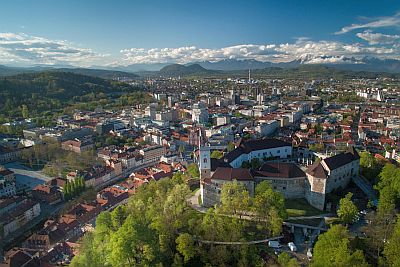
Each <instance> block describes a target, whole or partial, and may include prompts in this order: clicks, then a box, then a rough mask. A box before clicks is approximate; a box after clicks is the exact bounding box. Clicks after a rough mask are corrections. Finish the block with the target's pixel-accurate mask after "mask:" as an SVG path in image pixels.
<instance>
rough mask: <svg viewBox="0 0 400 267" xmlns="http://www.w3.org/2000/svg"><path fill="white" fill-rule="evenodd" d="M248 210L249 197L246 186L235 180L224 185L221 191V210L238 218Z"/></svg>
mask: <svg viewBox="0 0 400 267" xmlns="http://www.w3.org/2000/svg"><path fill="white" fill-rule="evenodd" d="M249 209H250V195H249V191H248V190H247V188H246V186H245V185H244V184H243V183H239V182H238V181H237V180H235V181H233V182H229V183H225V184H224V185H223V186H222V191H221V210H222V211H223V212H225V213H226V214H229V215H237V216H239V218H241V217H242V215H243V214H244V213H245V212H246V211H248V210H249Z"/></svg>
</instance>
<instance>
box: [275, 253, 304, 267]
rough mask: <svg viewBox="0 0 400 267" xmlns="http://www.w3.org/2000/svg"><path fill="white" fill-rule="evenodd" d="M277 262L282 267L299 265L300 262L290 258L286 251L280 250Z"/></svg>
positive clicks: (297, 266) (296, 266)
mask: <svg viewBox="0 0 400 267" xmlns="http://www.w3.org/2000/svg"><path fill="white" fill-rule="evenodd" d="M278 263H279V264H280V265H281V266H282V267H300V264H299V263H298V262H297V260H296V259H295V258H290V256H289V254H288V253H287V252H282V253H281V254H279V256H278Z"/></svg>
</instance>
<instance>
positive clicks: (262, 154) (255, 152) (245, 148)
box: [224, 138, 292, 168]
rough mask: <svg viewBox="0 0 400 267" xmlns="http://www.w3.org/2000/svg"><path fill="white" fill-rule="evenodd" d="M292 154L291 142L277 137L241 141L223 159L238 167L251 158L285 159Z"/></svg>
mask: <svg viewBox="0 0 400 267" xmlns="http://www.w3.org/2000/svg"><path fill="white" fill-rule="evenodd" d="M291 156H292V144H290V143H287V142H285V141H282V140H279V139H274V138H271V139H262V140H250V141H246V142H243V141H241V142H240V143H239V144H238V146H237V147H236V148H235V149H234V150H233V151H231V152H229V153H228V154H227V155H226V156H225V157H224V161H225V162H227V163H229V165H231V166H232V167H233V168H240V167H241V166H242V164H243V162H245V161H251V160H252V159H255V158H257V159H264V158H265V159H267V158H268V159H287V158H290V157H291Z"/></svg>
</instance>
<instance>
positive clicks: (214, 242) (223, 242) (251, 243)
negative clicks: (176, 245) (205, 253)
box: [197, 236, 283, 245]
mask: <svg viewBox="0 0 400 267" xmlns="http://www.w3.org/2000/svg"><path fill="white" fill-rule="evenodd" d="M281 238H283V236H276V237H271V238H267V239H262V240H252V241H242V242H241V241H237V242H233V241H232V242H229V241H211V240H197V241H198V242H200V243H204V244H216V245H256V244H260V243H266V242H268V241H272V240H277V239H281Z"/></svg>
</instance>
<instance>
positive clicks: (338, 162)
mask: <svg viewBox="0 0 400 267" xmlns="http://www.w3.org/2000/svg"><path fill="white" fill-rule="evenodd" d="M359 158H360V156H359V155H358V153H357V151H356V150H355V148H354V147H351V148H350V150H349V151H347V152H345V153H340V154H337V155H335V156H333V157H329V158H326V159H324V162H325V163H326V165H327V166H328V168H329V169H330V170H335V169H337V168H339V167H342V166H344V165H346V164H349V163H351V162H352V161H354V160H357V159H359Z"/></svg>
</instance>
